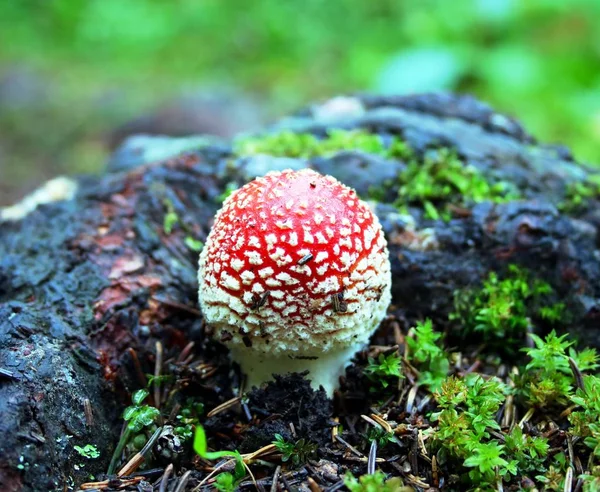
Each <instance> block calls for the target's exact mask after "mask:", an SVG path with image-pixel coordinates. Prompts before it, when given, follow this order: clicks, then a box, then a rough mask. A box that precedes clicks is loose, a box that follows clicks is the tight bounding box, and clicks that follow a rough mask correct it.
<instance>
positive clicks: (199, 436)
mask: <svg viewBox="0 0 600 492" xmlns="http://www.w3.org/2000/svg"><path fill="white" fill-rule="evenodd" d="M194 451H195V452H196V454H197V455H198V456H200V457H201V458H204V459H206V460H219V459H222V458H232V459H233V460H235V469H234V472H233V474H231V473H229V472H223V473H220V474H219V475H218V477H217V479H216V482H215V487H216V488H217V489H218V490H220V491H221V492H233V491H234V490H236V488H237V485H238V484H239V482H240V481H241V480H242V479H243V478H244V477H245V476H246V471H245V470H246V469H247V468H246V464H245V463H244V459H243V458H242V455H241V454H240V452H239V451H208V442H207V440H206V432H205V431H204V427H203V426H202V425H200V424H198V425H196V433H195V435H194Z"/></svg>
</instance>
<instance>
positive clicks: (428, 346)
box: [406, 319, 450, 391]
mask: <svg viewBox="0 0 600 492" xmlns="http://www.w3.org/2000/svg"><path fill="white" fill-rule="evenodd" d="M441 338H442V334H441V333H436V332H435V331H434V329H433V323H432V322H431V320H430V319H427V320H425V321H423V322H418V323H417V324H416V326H415V327H414V328H411V329H410V331H409V332H408V337H407V338H406V346H407V353H406V357H407V358H408V359H409V360H410V361H411V363H412V364H413V365H414V366H416V368H417V369H418V370H419V383H420V384H422V385H424V386H427V387H428V388H429V389H430V390H431V391H436V390H438V389H439V388H440V386H441V384H442V382H443V381H444V380H445V378H446V376H447V375H448V370H449V368H450V363H449V362H448V355H447V354H446V352H445V351H444V349H443V348H442V347H441V345H442V343H441V341H440V339H441Z"/></svg>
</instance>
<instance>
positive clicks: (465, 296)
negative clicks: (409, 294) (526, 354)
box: [450, 265, 566, 350]
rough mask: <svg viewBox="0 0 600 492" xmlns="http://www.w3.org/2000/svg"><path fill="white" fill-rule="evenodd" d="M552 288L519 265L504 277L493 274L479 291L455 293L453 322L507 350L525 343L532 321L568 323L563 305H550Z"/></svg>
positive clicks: (552, 293)
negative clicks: (536, 319)
mask: <svg viewBox="0 0 600 492" xmlns="http://www.w3.org/2000/svg"><path fill="white" fill-rule="evenodd" d="M554 295H555V293H554V291H553V289H552V287H551V286H550V285H549V284H548V283H546V282H544V281H542V280H539V279H536V278H533V277H532V276H531V274H530V273H529V272H528V271H527V270H526V269H523V268H520V267H518V266H516V265H510V266H509V268H508V272H507V274H506V276H505V278H503V279H500V278H499V277H498V274H497V273H496V272H490V274H489V275H488V277H487V279H486V280H485V281H484V282H483V285H482V286H481V288H480V289H471V288H469V289H464V290H459V291H457V292H455V293H454V311H453V312H452V313H451V314H450V319H451V320H454V321H457V322H459V323H460V330H461V333H462V334H464V335H469V334H472V333H477V334H479V335H481V338H482V339H483V340H484V341H486V342H491V343H495V342H499V343H500V344H501V345H502V346H503V347H504V348H505V349H509V350H510V348H511V346H513V345H518V344H519V343H520V342H522V341H523V339H524V336H525V334H526V333H527V331H528V328H529V327H530V326H531V324H532V319H534V318H539V319H541V320H544V321H545V322H546V323H547V324H551V325H553V324H558V323H560V322H562V321H564V320H565V317H566V315H565V307H564V305H563V304H562V303H551V302H549V300H550V299H552V298H553V297H554Z"/></svg>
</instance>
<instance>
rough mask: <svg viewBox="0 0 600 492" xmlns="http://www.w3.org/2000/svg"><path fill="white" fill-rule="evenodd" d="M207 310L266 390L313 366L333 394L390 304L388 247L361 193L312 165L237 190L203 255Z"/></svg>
mask: <svg viewBox="0 0 600 492" xmlns="http://www.w3.org/2000/svg"><path fill="white" fill-rule="evenodd" d="M198 281H199V300H200V307H201V309H202V312H203V314H204V317H205V319H206V322H207V323H209V324H210V325H211V326H212V327H213V328H214V331H215V336H216V337H217V338H218V339H219V340H221V341H222V342H224V343H226V344H227V345H228V346H229V348H230V349H231V352H232V356H233V358H234V360H236V361H237V362H238V363H240V365H241V367H242V370H243V371H244V372H245V373H246V374H247V375H248V377H249V384H250V385H256V384H260V383H262V382H263V381H265V380H268V379H270V378H271V375H272V374H273V373H279V374H283V373H287V372H294V371H303V370H306V369H308V370H309V371H310V373H309V376H308V377H309V379H311V380H312V382H313V386H315V387H318V386H319V385H322V386H323V387H324V388H325V390H326V391H327V392H328V394H332V393H333V390H334V389H335V387H336V386H337V383H338V378H339V376H340V375H341V374H342V373H343V370H344V367H345V366H346V365H347V364H348V363H349V361H350V359H351V358H352V356H353V355H354V353H356V351H357V350H360V349H361V348H362V347H363V346H364V345H365V344H366V343H367V342H368V340H369V337H370V335H371V334H372V333H373V331H374V330H375V329H376V328H377V326H378V325H379V323H380V322H381V320H382V319H383V318H384V316H385V314H386V310H387V307H388V305H389V303H390V299H391V294H390V288H391V273H390V262H389V257H388V251H387V245H386V241H385V238H384V236H383V231H382V229H381V226H380V224H379V221H378V219H377V217H376V216H375V215H374V214H373V213H372V211H371V209H370V208H369V206H368V205H367V204H366V203H365V202H363V201H362V200H360V199H359V198H358V196H357V195H356V193H355V192H354V190H352V189H351V188H348V187H347V186H345V185H343V184H341V183H340V182H339V181H337V180H336V179H335V178H333V177H331V176H323V175H321V174H319V173H317V172H315V171H312V170H310V169H303V170H301V171H292V170H286V171H282V172H272V173H269V174H267V175H266V176H264V177H262V178H258V179H256V180H254V181H252V182H250V183H248V184H247V185H245V186H243V187H242V188H240V189H239V190H237V191H235V192H234V193H232V194H231V195H230V196H229V198H228V199H227V200H226V201H225V203H224V204H223V208H222V209H221V210H220V211H219V212H218V213H217V215H216V217H215V223H214V226H213V228H212V230H211V232H210V234H209V236H208V238H207V241H206V245H205V247H204V249H203V251H202V253H201V255H200V265H199V270H198Z"/></svg>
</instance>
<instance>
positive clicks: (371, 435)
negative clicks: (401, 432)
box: [367, 427, 397, 449]
mask: <svg viewBox="0 0 600 492" xmlns="http://www.w3.org/2000/svg"><path fill="white" fill-rule="evenodd" d="M367 440H368V441H376V442H377V446H378V447H379V448H380V449H381V448H384V447H385V446H386V445H387V444H389V443H390V442H397V438H396V436H395V435H394V433H393V432H387V431H386V430H385V429H382V428H381V427H370V428H369V430H368V432H367Z"/></svg>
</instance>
